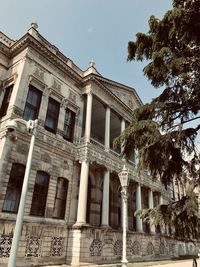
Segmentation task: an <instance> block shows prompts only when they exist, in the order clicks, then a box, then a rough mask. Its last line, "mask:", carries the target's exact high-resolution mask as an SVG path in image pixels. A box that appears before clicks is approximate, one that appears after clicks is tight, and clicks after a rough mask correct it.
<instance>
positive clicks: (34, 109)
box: [23, 85, 42, 121]
mask: <svg viewBox="0 0 200 267" xmlns="http://www.w3.org/2000/svg"><path fill="white" fill-rule="evenodd" d="M41 98H42V92H41V91H39V90H38V89H36V88H35V87H34V86H32V85H29V91H28V95H27V99H26V105H25V108H24V114H23V118H24V119H25V120H27V121H28V120H35V119H37V118H38V114H39V109H40V103H41Z"/></svg>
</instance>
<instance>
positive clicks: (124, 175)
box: [119, 165, 130, 267]
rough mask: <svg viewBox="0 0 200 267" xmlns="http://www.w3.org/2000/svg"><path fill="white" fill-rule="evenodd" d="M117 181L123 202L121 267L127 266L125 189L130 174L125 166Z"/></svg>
mask: <svg viewBox="0 0 200 267" xmlns="http://www.w3.org/2000/svg"><path fill="white" fill-rule="evenodd" d="M119 179H120V183H121V187H122V190H121V196H122V200H123V249H122V260H121V263H122V267H126V266H127V263H128V261H127V258H126V225H127V224H126V222H127V200H128V192H127V188H128V185H129V181H130V173H129V171H128V170H127V169H126V166H125V165H124V166H123V169H122V171H121V172H120V173H119Z"/></svg>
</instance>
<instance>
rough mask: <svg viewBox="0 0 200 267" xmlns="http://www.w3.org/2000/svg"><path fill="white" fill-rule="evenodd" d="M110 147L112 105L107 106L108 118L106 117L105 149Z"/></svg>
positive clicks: (107, 149)
mask: <svg viewBox="0 0 200 267" xmlns="http://www.w3.org/2000/svg"><path fill="white" fill-rule="evenodd" d="M109 149H110V107H108V106H107V107H106V118H105V150H106V151H109Z"/></svg>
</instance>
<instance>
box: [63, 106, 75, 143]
mask: <svg viewBox="0 0 200 267" xmlns="http://www.w3.org/2000/svg"><path fill="white" fill-rule="evenodd" d="M67 114H70V116H69V115H68V117H67ZM75 121H76V113H75V112H74V111H73V110H71V109H69V108H66V110H65V118H64V127H63V138H64V139H65V140H67V141H69V142H72V143H73V139H74V128H75ZM65 131H66V132H67V133H69V134H65Z"/></svg>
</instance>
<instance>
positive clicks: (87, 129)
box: [85, 92, 92, 142]
mask: <svg viewBox="0 0 200 267" xmlns="http://www.w3.org/2000/svg"><path fill="white" fill-rule="evenodd" d="M91 121H92V93H91V92H89V93H88V94H87V109H86V122H85V139H86V141H87V142H90V135H91Z"/></svg>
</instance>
